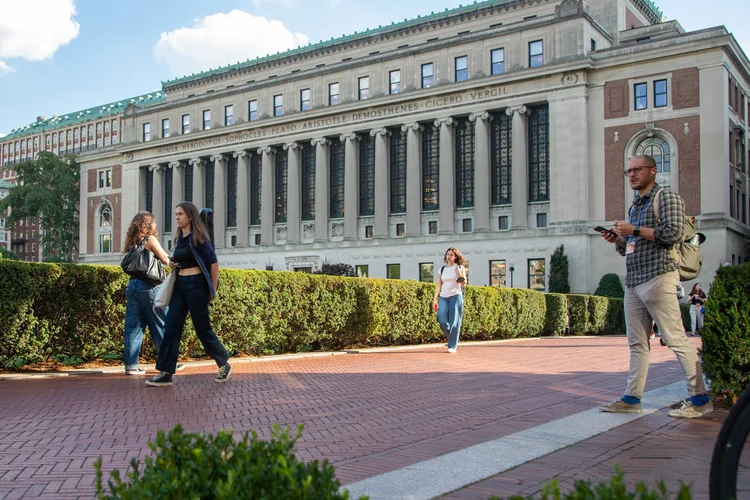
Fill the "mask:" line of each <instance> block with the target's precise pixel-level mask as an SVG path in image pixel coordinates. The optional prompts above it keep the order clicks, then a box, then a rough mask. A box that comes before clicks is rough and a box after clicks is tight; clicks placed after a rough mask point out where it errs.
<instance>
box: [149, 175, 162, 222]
mask: <svg viewBox="0 0 750 500" xmlns="http://www.w3.org/2000/svg"><path fill="white" fill-rule="evenodd" d="M149 168H150V169H151V171H152V172H153V173H154V184H153V191H152V195H151V213H152V214H154V219H156V227H157V228H158V229H159V231H161V230H162V229H164V168H163V167H162V166H161V165H151V166H150V167H149Z"/></svg>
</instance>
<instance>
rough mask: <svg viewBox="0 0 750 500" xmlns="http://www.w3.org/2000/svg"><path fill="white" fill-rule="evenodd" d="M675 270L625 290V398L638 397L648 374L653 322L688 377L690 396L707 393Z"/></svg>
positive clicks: (677, 274)
mask: <svg viewBox="0 0 750 500" xmlns="http://www.w3.org/2000/svg"><path fill="white" fill-rule="evenodd" d="M679 283H680V275H679V273H678V272H677V271H673V272H671V273H667V274H662V275H660V276H657V277H656V278H653V279H651V280H649V281H647V282H645V283H641V284H640V285H637V286H635V287H633V288H630V287H628V288H627V289H626V291H625V323H626V325H627V330H628V345H629V346H630V371H629V372H628V386H627V388H626V389H625V395H626V396H633V397H635V398H639V399H640V398H641V397H642V396H643V388H644V386H645V385H646V376H647V375H648V365H649V358H650V356H651V344H650V343H649V333H650V332H651V322H652V320H653V321H655V322H656V324H657V325H658V327H659V332H661V336H662V339H664V342H665V343H666V344H667V346H669V348H670V349H672V351H674V353H675V354H676V355H677V359H678V360H679V361H680V365H682V370H683V371H684V372H685V377H686V378H687V387H688V393H690V395H691V396H697V395H702V394H706V385H705V384H704V383H703V370H702V369H701V365H700V361H699V360H698V353H697V352H696V351H695V349H694V348H693V347H692V346H691V345H690V343H689V342H688V338H687V336H686V335H685V327H684V326H683V324H682V317H681V315H680V305H679V303H678V301H677V285H678V284H679Z"/></svg>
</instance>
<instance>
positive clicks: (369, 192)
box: [359, 134, 375, 216]
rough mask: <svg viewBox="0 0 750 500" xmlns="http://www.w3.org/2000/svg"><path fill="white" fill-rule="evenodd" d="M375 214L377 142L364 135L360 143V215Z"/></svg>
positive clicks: (368, 135)
mask: <svg viewBox="0 0 750 500" xmlns="http://www.w3.org/2000/svg"><path fill="white" fill-rule="evenodd" d="M374 214H375V140H374V138H373V137H371V136H370V134H364V135H362V140H361V141H360V143H359V215H360V216H369V215H374Z"/></svg>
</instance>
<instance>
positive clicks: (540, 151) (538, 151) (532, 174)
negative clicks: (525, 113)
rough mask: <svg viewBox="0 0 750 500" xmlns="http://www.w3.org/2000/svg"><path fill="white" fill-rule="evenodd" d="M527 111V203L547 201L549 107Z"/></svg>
mask: <svg viewBox="0 0 750 500" xmlns="http://www.w3.org/2000/svg"><path fill="white" fill-rule="evenodd" d="M529 111H530V114H529V201H549V107H548V105H547V104H544V105H542V106H532V107H530V108H529Z"/></svg>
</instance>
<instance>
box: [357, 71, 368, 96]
mask: <svg viewBox="0 0 750 500" xmlns="http://www.w3.org/2000/svg"><path fill="white" fill-rule="evenodd" d="M357 88H358V89H359V100H360V101H364V100H365V99H369V98H370V77H369V76H361V77H360V78H359V79H358V80H357Z"/></svg>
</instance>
